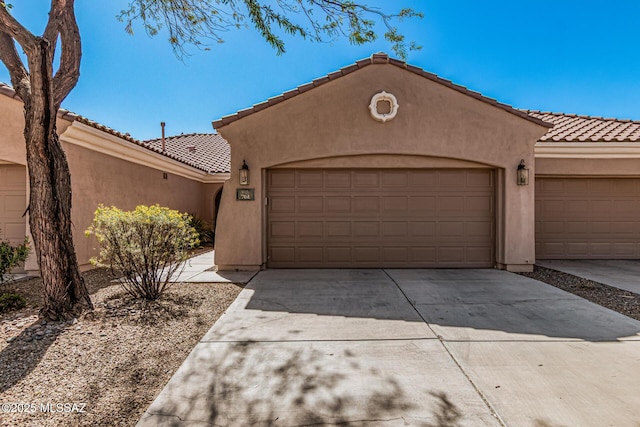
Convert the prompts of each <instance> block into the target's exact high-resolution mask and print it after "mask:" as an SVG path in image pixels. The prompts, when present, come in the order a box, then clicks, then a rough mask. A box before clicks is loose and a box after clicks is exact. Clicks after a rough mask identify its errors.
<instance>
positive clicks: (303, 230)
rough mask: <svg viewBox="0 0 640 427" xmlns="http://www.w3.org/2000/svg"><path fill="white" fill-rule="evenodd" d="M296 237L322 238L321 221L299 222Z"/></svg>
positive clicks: (322, 228) (322, 226)
mask: <svg viewBox="0 0 640 427" xmlns="http://www.w3.org/2000/svg"><path fill="white" fill-rule="evenodd" d="M297 225H298V227H297V231H298V232H297V237H302V238H304V237H323V236H324V231H323V230H324V224H323V223H322V221H299V222H298V224H297Z"/></svg>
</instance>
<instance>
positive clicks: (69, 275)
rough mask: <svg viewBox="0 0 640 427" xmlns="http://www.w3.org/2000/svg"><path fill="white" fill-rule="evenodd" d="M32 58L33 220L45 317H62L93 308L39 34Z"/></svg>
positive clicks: (27, 110) (28, 136) (46, 52)
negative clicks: (74, 229)
mask: <svg viewBox="0 0 640 427" xmlns="http://www.w3.org/2000/svg"><path fill="white" fill-rule="evenodd" d="M38 43H39V44H40V49H39V53H38V54H36V55H32V57H31V58H29V69H30V70H31V72H30V76H29V77H30V82H31V95H32V96H30V97H29V99H28V100H26V101H25V105H24V114H25V123H26V126H25V132H24V136H25V140H26V146H27V166H28V168H29V183H30V186H31V194H30V199H29V213H30V215H29V220H30V221H29V225H30V226H31V233H32V236H33V240H34V246H35V248H36V255H37V258H38V262H39V264H40V273H41V275H42V280H43V283H44V293H45V305H44V307H43V308H42V311H41V316H43V317H45V318H48V319H51V320H59V319H64V318H69V317H71V316H73V315H76V314H78V313H79V312H81V311H82V310H85V309H92V308H93V305H92V303H91V299H90V298H89V293H88V291H87V288H86V286H85V284H84V280H83V279H82V277H81V276H80V271H79V268H78V261H77V258H76V253H75V248H74V246H73V235H72V232H71V175H70V173H69V165H68V163H67V159H66V156H65V154H64V152H63V151H62V147H61V145H60V140H59V138H58V134H57V130H56V115H57V109H58V108H57V106H56V105H55V101H54V96H53V77H52V69H51V68H52V65H51V64H52V61H51V58H50V57H49V56H50V55H51V50H50V49H49V45H48V42H47V41H46V40H44V39H39V40H38Z"/></svg>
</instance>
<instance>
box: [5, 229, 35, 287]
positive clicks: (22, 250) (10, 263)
mask: <svg viewBox="0 0 640 427" xmlns="http://www.w3.org/2000/svg"><path fill="white" fill-rule="evenodd" d="M28 256H29V239H28V238H26V237H25V239H24V243H22V244H21V245H18V246H12V245H11V244H9V242H8V241H6V240H0V283H4V281H5V275H6V274H8V273H9V271H11V269H12V268H13V267H16V266H17V265H18V264H20V263H23V262H25V261H26V260H27V257H28Z"/></svg>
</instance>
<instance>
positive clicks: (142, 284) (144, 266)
mask: <svg viewBox="0 0 640 427" xmlns="http://www.w3.org/2000/svg"><path fill="white" fill-rule="evenodd" d="M189 220H190V217H189V215H187V214H182V213H180V212H178V211H175V210H171V209H169V208H165V207H161V206H159V205H154V206H142V205H141V206H138V207H136V209H135V210H133V211H128V212H127V211H122V210H120V209H118V208H116V207H105V206H103V205H100V206H98V209H97V210H96V212H95V217H94V219H93V224H92V225H91V226H90V227H89V228H88V229H87V231H86V233H85V234H86V235H87V236H91V235H95V236H96V238H97V239H98V243H99V244H100V254H99V256H98V257H95V258H93V259H92V260H91V262H92V263H93V264H94V265H96V266H100V267H109V268H111V269H112V270H113V271H115V272H117V273H119V274H121V275H122V287H123V288H124V290H125V291H126V292H127V293H128V294H130V295H131V296H132V297H134V298H145V299H148V300H156V299H158V298H159V297H160V296H162V294H163V293H164V291H165V290H166V289H167V287H168V286H169V284H170V281H171V277H172V276H173V275H174V273H176V271H178V269H179V268H180V267H181V263H182V262H184V261H185V260H186V259H187V258H188V255H189V249H191V248H193V247H195V246H197V245H199V243H200V242H199V241H198V236H197V232H196V230H195V229H194V228H193V227H191V226H190V225H189Z"/></svg>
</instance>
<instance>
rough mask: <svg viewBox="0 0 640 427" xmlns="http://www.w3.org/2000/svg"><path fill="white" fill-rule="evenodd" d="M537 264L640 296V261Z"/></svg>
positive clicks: (558, 261)
mask: <svg viewBox="0 0 640 427" xmlns="http://www.w3.org/2000/svg"><path fill="white" fill-rule="evenodd" d="M536 264H538V265H540V266H542V267H547V268H551V269H553V270H557V271H562V272H564V273H568V274H573V275H574V276H578V277H582V278H584V279H588V280H593V281H594V282H599V283H604V284H605V285H609V286H613V287H615V288H619V289H624V290H626V291H629V292H634V293H636V294H640V260H549V261H540V262H536Z"/></svg>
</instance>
